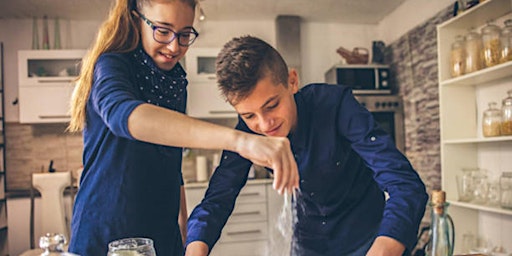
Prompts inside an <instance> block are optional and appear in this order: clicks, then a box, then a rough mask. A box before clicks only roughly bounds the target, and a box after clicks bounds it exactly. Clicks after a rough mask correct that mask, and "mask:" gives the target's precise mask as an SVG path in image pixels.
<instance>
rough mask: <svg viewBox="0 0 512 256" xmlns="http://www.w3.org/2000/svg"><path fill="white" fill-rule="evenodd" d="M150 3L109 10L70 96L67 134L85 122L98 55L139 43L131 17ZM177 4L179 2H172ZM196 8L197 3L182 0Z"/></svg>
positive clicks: (125, 0)
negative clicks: (69, 118)
mask: <svg viewBox="0 0 512 256" xmlns="http://www.w3.org/2000/svg"><path fill="white" fill-rule="evenodd" d="M150 1H151V0H116V1H115V4H114V5H113V6H112V8H111V9H110V13H109V15H108V18H107V20H105V21H104V22H103V24H102V25H101V27H100V29H99V31H98V34H97V37H96V41H95V42H94V45H93V46H92V47H91V49H90V50H89V51H88V52H87V54H86V56H85V57H84V58H83V60H82V67H81V70H80V74H79V76H78V78H77V84H76V87H75V89H74V91H73V95H72V96H71V108H70V114H71V121H70V123H69V126H68V131H70V132H78V131H81V130H83V129H84V127H85V123H86V106H87V100H88V99H89V95H90V94H91V87H92V82H93V75H94V66H95V64H96V61H97V60H98V58H99V56H100V55H101V54H103V53H107V52H129V51H132V50H134V49H135V48H136V47H137V45H138V44H139V41H140V31H139V30H140V25H139V24H140V20H139V19H138V18H136V17H135V16H134V15H132V13H131V12H132V10H135V9H136V10H139V11H140V10H141V9H142V6H143V4H146V3H149V2H150ZM170 1H176V0H170ZM181 1H182V2H186V3H188V4H189V5H190V6H191V7H192V9H195V6H196V0H181Z"/></svg>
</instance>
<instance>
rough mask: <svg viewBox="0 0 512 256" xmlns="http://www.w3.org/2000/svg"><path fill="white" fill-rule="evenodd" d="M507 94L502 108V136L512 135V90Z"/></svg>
mask: <svg viewBox="0 0 512 256" xmlns="http://www.w3.org/2000/svg"><path fill="white" fill-rule="evenodd" d="M507 94H508V97H507V98H505V99H503V101H502V106H501V135H512V90H508V91H507Z"/></svg>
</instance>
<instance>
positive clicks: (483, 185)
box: [471, 169, 489, 204]
mask: <svg viewBox="0 0 512 256" xmlns="http://www.w3.org/2000/svg"><path fill="white" fill-rule="evenodd" d="M473 186H474V190H473V201H471V202H472V203H475V204H486V203H487V192H488V189H489V182H488V179H487V170H486V169H478V170H476V171H473Z"/></svg>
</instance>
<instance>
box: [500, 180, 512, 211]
mask: <svg viewBox="0 0 512 256" xmlns="http://www.w3.org/2000/svg"><path fill="white" fill-rule="evenodd" d="M500 190H501V200H500V204H501V207H502V208H506V209H512V172H504V173H502V174H501V177H500Z"/></svg>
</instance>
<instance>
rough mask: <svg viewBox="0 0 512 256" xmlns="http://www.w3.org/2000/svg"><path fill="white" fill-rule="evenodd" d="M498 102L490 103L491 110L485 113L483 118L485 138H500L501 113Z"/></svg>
mask: <svg viewBox="0 0 512 256" xmlns="http://www.w3.org/2000/svg"><path fill="white" fill-rule="evenodd" d="M497 105H498V104H497V103H496V102H489V108H488V109H486V110H485V111H484V114H483V118H482V132H483V134H484V137H492V136H500V134H501V133H500V129H501V128H500V127H501V111H500V110H499V109H498V107H497Z"/></svg>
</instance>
